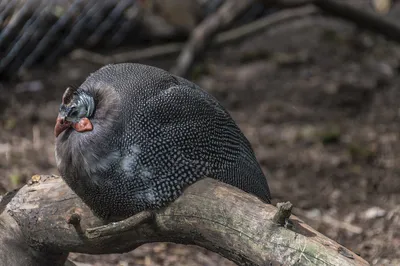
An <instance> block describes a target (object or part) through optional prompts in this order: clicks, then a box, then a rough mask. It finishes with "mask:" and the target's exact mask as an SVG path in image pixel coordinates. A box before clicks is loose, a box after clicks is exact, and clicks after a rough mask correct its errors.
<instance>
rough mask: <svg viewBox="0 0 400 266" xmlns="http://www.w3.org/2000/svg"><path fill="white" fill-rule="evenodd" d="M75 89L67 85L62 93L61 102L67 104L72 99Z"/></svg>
mask: <svg viewBox="0 0 400 266" xmlns="http://www.w3.org/2000/svg"><path fill="white" fill-rule="evenodd" d="M76 90H77V89H76V88H73V87H68V88H67V89H66V90H65V92H64V94H63V97H62V104H65V105H68V104H69V103H70V102H71V100H72V99H73V97H74V94H75V93H76Z"/></svg>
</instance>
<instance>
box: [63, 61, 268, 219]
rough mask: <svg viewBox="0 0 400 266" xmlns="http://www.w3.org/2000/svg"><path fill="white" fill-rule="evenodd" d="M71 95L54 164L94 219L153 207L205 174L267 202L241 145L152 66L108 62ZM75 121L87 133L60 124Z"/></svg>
mask: <svg viewBox="0 0 400 266" xmlns="http://www.w3.org/2000/svg"><path fill="white" fill-rule="evenodd" d="M78 90H79V91H80V92H81V93H80V95H81V96H80V97H83V100H80V101H78V100H76V101H77V102H79V104H76V106H75V105H74V104H72V106H73V107H74V108H76V109H78V110H80V112H79V115H77V117H72V118H71V117H68V113H66V112H64V111H63V110H64V109H63V104H61V108H60V113H59V118H58V120H57V126H59V128H58V130H57V126H56V135H57V136H58V137H57V139H56V159H57V166H58V169H59V171H60V173H61V175H62V177H63V178H64V180H65V181H66V183H67V184H68V185H69V186H70V187H71V188H72V189H73V190H74V191H75V192H76V193H77V195H78V196H80V197H81V198H82V199H83V201H84V202H85V203H86V204H87V205H88V206H89V207H90V208H92V210H93V211H94V212H95V213H96V214H97V215H98V216H100V217H102V218H104V219H107V220H118V219H123V218H126V217H128V216H131V215H133V214H135V213H138V212H140V211H143V210H151V209H157V208H160V207H162V206H165V205H166V204H167V203H169V202H171V201H173V200H174V199H176V198H177V197H178V196H179V195H180V194H181V193H182V191H183V189H184V188H185V187H186V186H188V185H189V184H192V183H194V182H196V181H197V180H199V179H201V178H203V177H205V176H207V177H212V178H216V179H218V180H220V181H223V182H225V183H228V184H231V185H233V186H236V187H238V188H240V189H242V190H244V191H246V192H248V193H252V194H254V195H256V196H258V197H259V198H260V199H262V200H263V201H265V202H269V201H270V193H269V189H268V185H267V180H266V178H265V176H264V174H263V172H262V170H261V168H260V166H259V164H258V163H257V160H256V158H255V155H254V153H253V151H252V148H251V146H250V144H249V142H248V140H247V139H246V137H245V136H244V135H243V134H242V132H241V131H240V129H239V128H238V126H237V125H236V124H235V122H234V121H233V119H232V118H231V116H230V115H229V114H228V113H227V111H226V110H225V109H224V108H223V107H222V106H221V104H220V103H218V101H217V100H216V99H214V98H213V97H212V96H211V95H209V94H208V93H206V92H205V91H203V90H201V89H200V88H199V87H198V86H197V85H195V84H194V83H191V82H190V81H187V80H185V79H183V78H180V77H176V76H174V75H172V74H170V73H168V72H167V71H164V70H161V69H158V68H155V67H150V66H145V65H140V64H116V65H107V66H105V67H103V68H101V69H100V70H98V71H96V72H94V73H93V74H91V75H90V76H89V77H88V78H87V79H86V81H85V82H84V83H83V84H82V85H81V86H80V87H79V88H78ZM78 98H79V97H78ZM74 99H75V98H74V97H72V96H71V100H70V101H72V102H74ZM90 99H93V101H92V102H91V101H90ZM69 105H71V103H69ZM75 113H77V112H75ZM80 119H81V120H80ZM83 119H86V120H85V121H86V123H90V124H91V126H92V128H89V129H86V128H85V129H82V130H75V129H74V127H73V126H69V125H70V124H65V122H64V121H74V122H75V123H78V122H77V121H83ZM59 121H61V122H60V123H61V124H62V125H63V127H60V125H59ZM88 121H89V122H88ZM63 122H64V124H63ZM68 123H70V122H68ZM71 123H72V122H71ZM67 126H69V127H67ZM75 128H79V127H77V126H75Z"/></svg>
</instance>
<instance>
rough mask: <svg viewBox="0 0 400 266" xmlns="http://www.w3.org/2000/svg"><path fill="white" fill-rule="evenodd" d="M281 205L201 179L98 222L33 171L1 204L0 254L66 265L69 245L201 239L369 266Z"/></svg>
mask: <svg viewBox="0 0 400 266" xmlns="http://www.w3.org/2000/svg"><path fill="white" fill-rule="evenodd" d="M2 206H3V207H2ZM281 207H282V208H284V210H281V213H283V215H284V217H279V214H277V212H278V210H277V208H275V207H274V206H272V205H268V204H264V203H263V202H261V201H260V200H259V199H257V198H256V197H254V196H252V195H250V194H247V193H244V192H243V191H241V190H239V189H237V188H234V187H232V186H229V185H226V184H224V183H220V182H218V181H216V180H214V179H209V178H205V179H203V180H200V181H198V182H197V183H195V184H193V185H191V186H189V187H188V188H187V189H186V190H185V191H184V193H183V195H181V196H180V197H179V198H178V199H177V200H176V201H174V202H173V203H171V204H170V205H169V206H168V207H166V208H163V209H161V210H157V211H154V212H152V215H148V213H146V212H145V213H141V214H138V215H137V217H135V216H133V217H131V218H128V219H127V220H124V221H121V222H117V223H112V224H109V225H105V226H101V225H102V221H101V220H99V219H98V218H97V217H95V216H94V215H93V213H92V212H91V211H90V209H89V208H88V207H87V206H86V205H85V204H84V203H83V202H82V201H81V200H80V198H78V197H77V196H76V195H75V194H74V193H73V192H72V191H71V190H70V188H69V187H68V186H67V185H66V184H65V183H64V182H63V181H62V179H61V178H59V177H56V176H45V175H43V176H38V175H36V176H34V177H33V178H32V181H31V182H30V184H28V185H26V186H24V187H22V188H21V189H20V190H19V191H18V192H16V193H13V194H10V195H8V196H6V197H4V198H3V200H2V202H1V203H0V212H1V211H2V210H3V211H2V212H1V214H0V257H1V258H5V259H3V261H5V262H6V264H5V265H32V266H35V265H41V266H43V265H63V264H64V263H65V260H66V257H67V255H68V253H69V252H80V253H90V254H107V253H122V252H128V251H131V250H133V249H134V248H136V247H138V246H140V245H142V244H145V243H150V242H160V241H162V242H174V243H182V244H194V245H199V246H202V247H204V248H207V249H209V250H211V251H214V252H217V253H219V254H221V255H222V256H224V257H226V258H228V259H230V260H232V261H234V262H235V263H237V264H238V265H281V264H284V265H342V266H345V265H368V263H367V262H366V261H364V260H363V259H362V258H360V257H359V256H357V255H356V254H354V253H353V252H351V251H350V250H348V249H346V248H345V247H343V246H341V245H339V244H338V243H336V242H335V241H333V240H331V239H329V238H327V237H325V236H323V235H322V234H320V233H318V232H317V231H315V230H314V229H312V228H311V227H310V226H308V225H306V224H305V223H304V222H303V221H301V220H300V219H298V218H297V217H295V216H293V215H292V216H290V213H288V210H290V209H291V204H289V203H286V204H282V205H281ZM274 216H275V218H274ZM289 216H290V219H288V218H287V217H289ZM282 218H283V219H282ZM132 221H133V222H132ZM274 221H281V222H279V223H283V221H284V226H282V225H281V224H279V223H276V222H274ZM130 225H136V226H130ZM97 226H100V227H99V228H94V229H90V228H93V227H97ZM87 229H89V230H87Z"/></svg>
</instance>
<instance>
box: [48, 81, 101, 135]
mask: <svg viewBox="0 0 400 266" xmlns="http://www.w3.org/2000/svg"><path fill="white" fill-rule="evenodd" d="M94 105H95V104H94V100H93V97H92V96H91V95H90V94H89V93H88V92H85V91H84V90H82V89H79V88H78V89H74V88H71V87H69V88H67V90H66V91H65V93H64V95H63V98H62V103H61V105H60V109H59V112H58V117H57V121H56V126H55V128H54V135H55V136H56V137H58V135H60V134H61V133H62V132H63V131H65V130H67V129H68V128H71V127H72V128H74V129H75V130H76V131H78V132H85V131H91V130H92V129H93V125H92V123H91V122H90V119H89V118H90V117H91V116H92V115H93V112H94V108H95V106H94Z"/></svg>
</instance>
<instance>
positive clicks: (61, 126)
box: [54, 116, 72, 137]
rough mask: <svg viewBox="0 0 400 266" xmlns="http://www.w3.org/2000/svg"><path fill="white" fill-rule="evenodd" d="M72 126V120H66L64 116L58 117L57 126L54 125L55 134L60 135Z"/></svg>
mask: <svg viewBox="0 0 400 266" xmlns="http://www.w3.org/2000/svg"><path fill="white" fill-rule="evenodd" d="M71 126H72V122H69V121H67V120H65V118H64V117H60V116H58V117H57V120H56V126H55V127H54V135H55V136H56V137H58V135H60V134H61V133H62V132H63V131H65V130H66V129H67V128H69V127H71Z"/></svg>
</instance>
